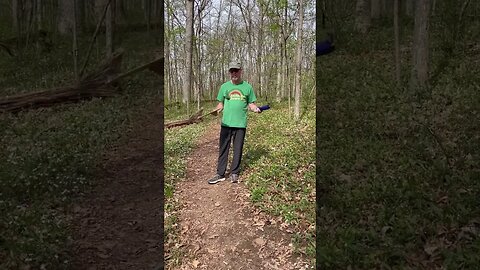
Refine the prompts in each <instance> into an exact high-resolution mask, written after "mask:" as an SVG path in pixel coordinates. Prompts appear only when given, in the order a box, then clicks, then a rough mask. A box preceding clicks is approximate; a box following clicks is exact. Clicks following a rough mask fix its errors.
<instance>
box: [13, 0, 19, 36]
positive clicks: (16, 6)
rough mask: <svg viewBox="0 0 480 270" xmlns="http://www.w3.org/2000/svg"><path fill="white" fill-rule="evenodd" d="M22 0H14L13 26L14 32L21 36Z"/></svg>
mask: <svg viewBox="0 0 480 270" xmlns="http://www.w3.org/2000/svg"><path fill="white" fill-rule="evenodd" d="M18 1H20V0H12V26H13V32H14V33H16V34H17V36H20V14H19V10H20V9H19V4H20V3H19V2H18Z"/></svg>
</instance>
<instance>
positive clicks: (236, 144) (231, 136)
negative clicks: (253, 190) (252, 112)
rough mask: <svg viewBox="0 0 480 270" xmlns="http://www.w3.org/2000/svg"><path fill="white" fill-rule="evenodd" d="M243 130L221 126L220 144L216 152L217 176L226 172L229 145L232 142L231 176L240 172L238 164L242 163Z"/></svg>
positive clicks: (244, 130)
mask: <svg viewBox="0 0 480 270" xmlns="http://www.w3.org/2000/svg"><path fill="white" fill-rule="evenodd" d="M245 132H246V129H245V128H233V127H224V126H222V128H221V130H220V143H219V149H218V150H219V151H218V164H217V174H218V175H225V171H226V170H227V162H228V153H229V150H230V143H231V141H232V140H233V160H232V164H231V166H230V172H231V174H238V173H239V172H240V162H241V161H242V150H243V141H244V139H245Z"/></svg>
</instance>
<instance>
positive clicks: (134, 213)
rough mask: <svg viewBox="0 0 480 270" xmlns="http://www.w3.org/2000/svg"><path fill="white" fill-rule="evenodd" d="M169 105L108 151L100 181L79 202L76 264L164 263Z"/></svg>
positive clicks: (79, 266) (77, 266) (94, 266)
mask: <svg viewBox="0 0 480 270" xmlns="http://www.w3.org/2000/svg"><path fill="white" fill-rule="evenodd" d="M162 118H163V108H161V107H160V106H158V104H157V105H155V108H154V113H150V114H148V115H146V117H145V118H144V120H142V121H140V122H139V123H138V126H137V127H136V128H135V129H134V130H133V131H132V132H131V133H130V135H129V137H128V138H129V139H128V140H127V141H126V143H125V144H124V145H121V146H119V147H118V148H117V149H111V150H110V151H109V152H108V153H107V154H106V155H105V156H104V161H103V164H102V165H101V168H102V169H100V170H99V171H100V172H99V173H98V174H97V177H98V180H97V181H98V184H97V185H96V186H95V187H94V188H93V189H92V190H91V191H90V192H88V193H87V194H85V195H84V196H82V197H80V198H78V199H77V200H76V203H75V204H74V206H73V216H72V221H73V222H72V224H73V228H72V234H73V239H72V242H73V243H72V245H73V247H72V251H73V254H72V255H73V262H72V266H73V269H91V270H93V269H155V268H156V267H159V266H160V265H161V259H162V258H163V256H161V255H162V254H161V252H163V234H162V231H161V228H162V226H163V225H162V222H163V218H162V217H163V213H162V212H161V204H162V198H161V196H160V191H161V188H162V186H161V182H160V179H161V177H160V176H161V166H160V164H162V162H163V156H162V155H163V153H162V152H163V150H162V142H161V136H162V129H163V126H162V125H161V122H160V121H159V119H162Z"/></svg>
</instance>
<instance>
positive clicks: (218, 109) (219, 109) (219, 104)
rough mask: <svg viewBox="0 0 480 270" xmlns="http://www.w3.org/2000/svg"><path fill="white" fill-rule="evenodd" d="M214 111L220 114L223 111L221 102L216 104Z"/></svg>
mask: <svg viewBox="0 0 480 270" xmlns="http://www.w3.org/2000/svg"><path fill="white" fill-rule="evenodd" d="M215 110H217V111H218V112H220V111H221V110H223V102H219V103H218V104H217V108H215Z"/></svg>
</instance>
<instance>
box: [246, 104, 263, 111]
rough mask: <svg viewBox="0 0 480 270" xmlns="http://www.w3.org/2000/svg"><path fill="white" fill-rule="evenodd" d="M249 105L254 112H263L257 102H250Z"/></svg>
mask: <svg viewBox="0 0 480 270" xmlns="http://www.w3.org/2000/svg"><path fill="white" fill-rule="evenodd" d="M248 107H249V108H250V110H251V111H252V112H256V113H260V112H262V110H260V108H258V107H257V105H256V104H255V103H250V104H248Z"/></svg>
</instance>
